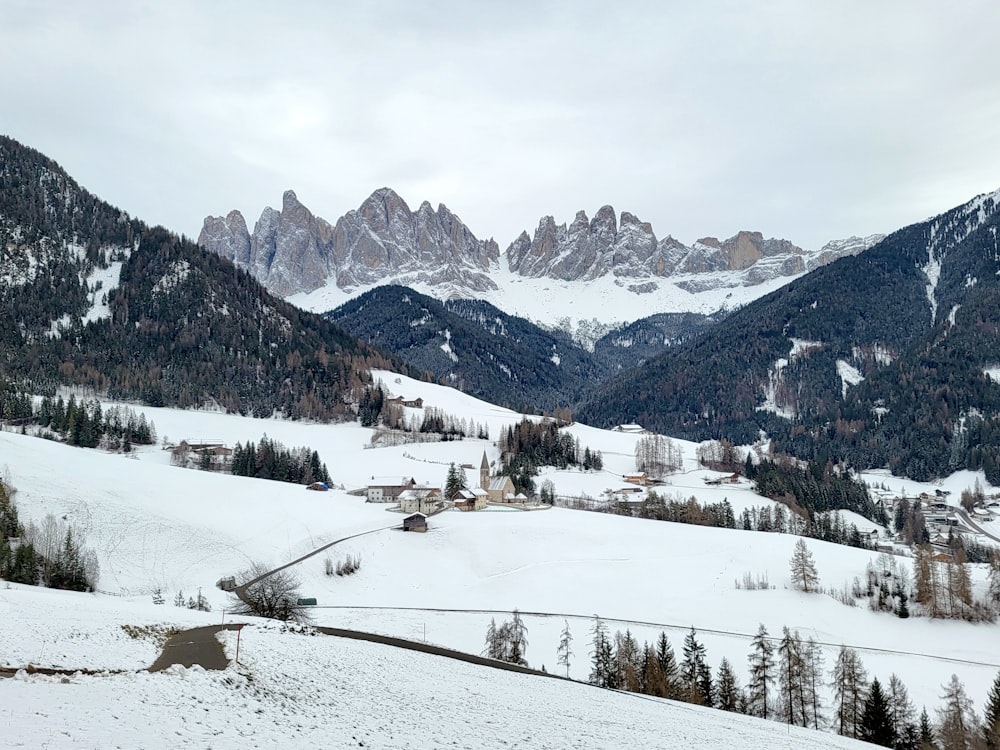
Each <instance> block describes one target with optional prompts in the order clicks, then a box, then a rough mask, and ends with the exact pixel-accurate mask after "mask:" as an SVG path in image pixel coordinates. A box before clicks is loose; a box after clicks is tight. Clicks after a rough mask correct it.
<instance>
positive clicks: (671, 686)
mask: <svg viewBox="0 0 1000 750" xmlns="http://www.w3.org/2000/svg"><path fill="white" fill-rule="evenodd" d="M655 650H656V665H657V669H658V670H659V672H660V674H661V675H662V679H663V686H664V694H663V696H662V697H663V698H672V699H674V700H680V698H681V680H680V668H679V667H678V665H677V657H676V656H675V655H674V647H673V646H672V645H670V639H669V638H667V634H666V633H665V632H663V631H662V630H661V631H660V635H659V637H658V638H657V639H656V649H655Z"/></svg>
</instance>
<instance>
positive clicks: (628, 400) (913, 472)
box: [578, 193, 1000, 479]
mask: <svg viewBox="0 0 1000 750" xmlns="http://www.w3.org/2000/svg"><path fill="white" fill-rule="evenodd" d="M997 199H998V194H997V193H994V194H991V195H985V196H980V197H978V198H976V199H975V200H973V201H971V202H970V203H968V204H966V205H964V206H960V207H958V208H956V209H953V210H951V211H949V212H947V213H945V214H942V215H940V216H938V217H936V218H934V219H932V220H930V221H927V222H924V223H922V224H915V225H913V226H910V227H906V228H905V229H901V230H899V231H898V232H895V233H894V234H892V235H890V236H889V237H887V238H886V239H885V240H883V241H882V242H881V243H879V244H878V245H876V246H875V247H873V248H871V249H869V250H867V251H865V252H863V253H861V254H860V255H857V256H854V257H848V258H843V259H841V260H838V261H836V262H835V263H833V264H831V265H829V266H825V267H823V268H820V269H817V270H816V271H814V272H813V273H810V274H808V275H806V276H804V277H802V278H800V279H798V280H796V281H795V282H793V283H792V284H789V285H788V286H786V287H783V288H782V289H779V290H778V291H776V292H774V293H772V294H770V295H768V296H767V297H764V298H762V299H760V300H758V301H756V302H754V303H751V304H750V305H747V306H746V307H745V308H743V309H741V310H738V311H736V312H735V313H733V314H732V315H730V316H729V318H728V319H727V320H725V321H724V322H722V323H721V324H719V325H718V326H716V327H715V328H714V329H713V330H711V331H709V332H707V333H706V334H705V335H703V336H701V337H699V338H697V339H695V340H693V341H690V342H688V343H682V344H681V345H679V346H677V347H675V348H673V349H671V350H670V351H668V352H667V353H666V354H664V355H662V356H660V357H658V358H657V359H655V360H653V361H651V362H649V363H648V364H646V365H645V366H643V367H641V368H639V369H638V370H636V371H634V372H630V373H625V374H624V375H622V376H619V377H617V378H615V379H613V380H612V381H610V382H609V383H607V384H605V385H604V386H602V387H601V388H599V389H598V390H597V391H596V392H595V393H594V394H592V395H591V396H590V397H588V398H587V399H586V401H585V402H584V404H583V405H582V406H581V408H580V409H578V416H579V417H580V418H581V419H582V420H585V421H591V422H593V423H595V424H598V425H609V424H613V423H617V422H622V421H638V422H640V423H641V424H643V425H644V426H646V427H648V428H651V429H655V430H658V431H662V432H665V433H668V434H671V435H676V436H680V437H686V438H691V439H704V438H709V437H728V438H730V439H732V440H735V441H739V442H747V441H752V440H754V439H756V438H757V437H758V435H759V433H760V431H761V430H764V431H766V432H767V433H768V434H769V435H770V436H772V437H773V438H774V439H775V440H776V445H777V447H786V448H789V449H792V450H794V452H796V453H797V454H799V455H803V456H817V455H819V456H822V455H832V456H835V457H839V458H843V459H845V460H847V461H849V462H850V463H852V464H854V465H866V466H881V465H888V466H890V467H891V468H892V469H893V470H894V471H895V472H897V473H902V474H907V475H909V476H912V477H914V478H922V479H927V478H930V477H933V476H940V475H942V474H944V473H946V472H948V471H949V470H951V469H955V468H961V467H969V468H980V467H982V468H985V469H986V470H987V473H988V475H989V476H991V477H993V478H994V479H997V478H1000V477H997V457H998V451H1000V421H998V419H997V415H998V414H1000V386H998V385H997V384H996V383H994V382H993V381H992V380H991V378H990V375H989V373H990V372H991V371H992V370H993V369H994V368H996V367H997V366H998V364H1000V334H998V330H1000V329H998V325H1000V282H998V277H997V274H998V272H1000V252H998V247H997V230H998V224H1000V217H998V212H997Z"/></svg>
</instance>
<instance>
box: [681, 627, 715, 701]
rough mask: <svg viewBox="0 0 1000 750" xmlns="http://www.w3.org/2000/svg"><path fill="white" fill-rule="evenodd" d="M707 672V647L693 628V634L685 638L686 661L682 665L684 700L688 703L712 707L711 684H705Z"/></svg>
mask: <svg viewBox="0 0 1000 750" xmlns="http://www.w3.org/2000/svg"><path fill="white" fill-rule="evenodd" d="M706 672H708V664H707V663H706V661H705V647H704V646H703V645H702V644H701V643H699V642H698V638H697V635H696V633H695V629H694V628H693V627H692V628H691V632H690V633H688V634H687V635H686V636H684V659H683V660H682V661H681V665H680V678H681V690H682V693H683V696H682V699H683V700H686V701H687V702H688V703H698V704H700V705H711V700H712V693H711V682H710V681H709V682H708V684H707V685H706V684H705V674H706ZM709 674H710V673H709ZM706 688H708V690H706ZM706 693H707V694H706Z"/></svg>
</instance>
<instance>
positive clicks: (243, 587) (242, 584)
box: [230, 562, 309, 622]
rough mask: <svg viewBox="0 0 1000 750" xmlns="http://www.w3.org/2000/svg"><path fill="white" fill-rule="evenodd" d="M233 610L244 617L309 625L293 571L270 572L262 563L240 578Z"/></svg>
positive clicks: (307, 615)
mask: <svg viewBox="0 0 1000 750" xmlns="http://www.w3.org/2000/svg"><path fill="white" fill-rule="evenodd" d="M236 579H237V581H239V584H238V585H237V587H236V590H235V591H234V592H233V594H234V596H235V602H233V603H232V605H231V607H230V611H231V612H234V613H235V614H241V615H254V616H256V617H269V618H271V619H274V620H294V621H295V622H308V621H309V614H308V612H307V610H306V608H305V607H304V606H302V605H301V604H299V600H300V595H299V579H298V577H297V576H296V575H295V574H294V573H292V572H291V571H290V570H288V569H285V570H279V571H277V572H274V573H268V568H267V566H266V565H264V564H263V563H259V562H257V563H254V564H253V565H251V566H250V567H249V568H247V569H246V570H244V571H243V572H241V573H240V574H239V575H238V576H237V577H236Z"/></svg>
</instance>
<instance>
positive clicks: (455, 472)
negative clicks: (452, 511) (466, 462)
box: [444, 464, 467, 500]
mask: <svg viewBox="0 0 1000 750" xmlns="http://www.w3.org/2000/svg"><path fill="white" fill-rule="evenodd" d="M466 485H467V481H466V478H465V470H464V469H460V468H459V467H457V466H455V464H451V465H450V466H448V476H447V477H446V478H445V480H444V496H445V499H447V500H454V499H455V496H456V495H458V493H459V492H461V491H462V490H464V489H465V488H466Z"/></svg>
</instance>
